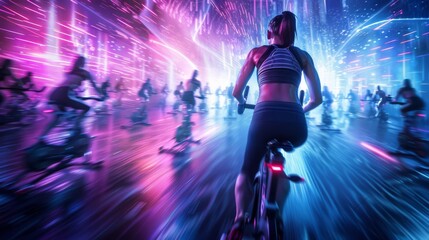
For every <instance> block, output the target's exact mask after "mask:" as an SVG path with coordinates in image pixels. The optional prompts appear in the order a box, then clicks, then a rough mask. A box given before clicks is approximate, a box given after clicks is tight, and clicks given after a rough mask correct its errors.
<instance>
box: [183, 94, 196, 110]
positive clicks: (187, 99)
mask: <svg viewBox="0 0 429 240" xmlns="http://www.w3.org/2000/svg"><path fill="white" fill-rule="evenodd" d="M182 101H183V102H184V103H185V104H189V105H191V106H192V107H194V106H195V97H194V91H185V92H183V96H182Z"/></svg>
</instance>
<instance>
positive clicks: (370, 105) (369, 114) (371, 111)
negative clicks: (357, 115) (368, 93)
mask: <svg viewBox="0 0 429 240" xmlns="http://www.w3.org/2000/svg"><path fill="white" fill-rule="evenodd" d="M361 101H362V102H365V107H364V114H365V117H366V118H374V117H376V113H377V111H376V110H375V107H374V101H373V100H365V99H361Z"/></svg>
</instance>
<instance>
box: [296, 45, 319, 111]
mask: <svg viewBox="0 0 429 240" xmlns="http://www.w3.org/2000/svg"><path fill="white" fill-rule="evenodd" d="M301 53H302V57H303V59H304V60H305V61H304V69H303V71H304V75H305V82H306V83H307V86H308V91H309V92H310V101H308V102H307V104H305V105H304V108H303V109H304V112H308V111H310V110H313V109H315V108H316V107H317V106H319V105H320V104H321V103H322V102H323V98H322V92H321V86H320V79H319V74H318V73H317V70H316V67H315V66H314V62H313V59H312V58H311V56H310V54H308V53H307V52H305V51H301Z"/></svg>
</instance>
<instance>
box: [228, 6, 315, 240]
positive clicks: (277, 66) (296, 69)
mask: <svg viewBox="0 0 429 240" xmlns="http://www.w3.org/2000/svg"><path fill="white" fill-rule="evenodd" d="M295 36H296V16H295V14H293V13H292V12H289V11H285V12H283V13H282V14H280V15H277V16H275V17H274V18H273V19H272V20H271V21H270V23H269V25H268V33H267V37H268V40H269V43H270V45H268V46H266V45H265V46H261V47H256V48H253V49H252V50H251V51H250V52H249V54H248V56H247V58H246V61H245V63H244V65H243V67H242V68H241V71H240V74H239V76H238V79H237V82H236V84H235V87H234V91H233V95H234V97H235V98H236V99H237V100H238V102H239V104H243V103H245V99H244V97H243V91H244V88H245V86H246V85H247V82H248V81H249V79H250V77H251V76H252V73H253V70H254V69H255V67H256V69H257V73H258V84H259V91H260V95H259V99H258V101H257V103H256V107H255V111H254V114H253V118H252V122H251V124H250V128H249V134H248V138H247V146H246V151H245V156H244V162H243V165H242V168H241V171H240V174H239V175H238V177H237V181H236V184H235V203H236V215H235V223H234V225H233V227H232V229H231V231H230V232H229V234H228V237H227V238H228V239H241V238H242V236H243V230H244V229H243V228H244V220H245V219H244V217H245V212H246V210H247V208H248V206H249V204H250V201H251V198H252V191H253V189H252V181H253V179H254V177H255V175H256V173H257V171H258V168H259V165H260V163H261V160H262V157H263V155H264V153H265V152H266V145H267V142H268V141H270V140H272V139H277V140H278V141H290V142H291V143H292V144H293V145H294V147H298V146H301V145H302V144H303V143H304V142H305V141H306V139H307V124H306V120H305V115H304V114H305V113H306V112H308V111H310V110H312V109H314V108H316V107H317V106H319V105H320V104H321V103H322V93H321V86H320V80H319V76H318V73H317V71H316V68H315V66H314V63H313V60H312V58H311V56H310V55H309V54H308V53H307V52H305V51H303V50H301V49H299V48H297V47H294V46H293V45H294V41H295ZM302 71H304V74H305V79H306V83H307V85H308V88H309V92H310V101H309V102H308V103H307V104H305V106H304V107H302V106H301V104H300V101H299V97H298V88H299V84H300V80H301V73H302ZM279 184H280V186H281V184H282V183H281V182H280V183H279ZM284 186H285V188H287V187H286V186H287V184H284ZM284 190H285V191H283V192H279V194H278V196H279V198H278V200H277V202H278V204H279V207H280V212H282V208H283V203H284V201H285V199H286V195H287V189H284Z"/></svg>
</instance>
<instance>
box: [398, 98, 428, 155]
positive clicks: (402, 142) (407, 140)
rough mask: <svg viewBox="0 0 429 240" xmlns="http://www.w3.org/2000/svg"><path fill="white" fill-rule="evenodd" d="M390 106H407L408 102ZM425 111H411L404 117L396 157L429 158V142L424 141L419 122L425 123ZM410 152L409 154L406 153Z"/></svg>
mask: <svg viewBox="0 0 429 240" xmlns="http://www.w3.org/2000/svg"><path fill="white" fill-rule="evenodd" d="M390 104H397V105H405V104H407V103H406V102H393V101H390ZM424 118H425V114H424V110H414V111H409V112H407V113H406V115H405V116H404V125H403V128H402V131H401V132H399V134H398V144H399V147H398V149H397V151H394V152H391V154H394V155H417V156H418V157H419V158H427V157H429V140H428V139H424V138H423V136H422V133H421V129H419V127H418V125H419V122H424V121H425V119H424ZM406 151H408V153H407V152H406Z"/></svg>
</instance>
